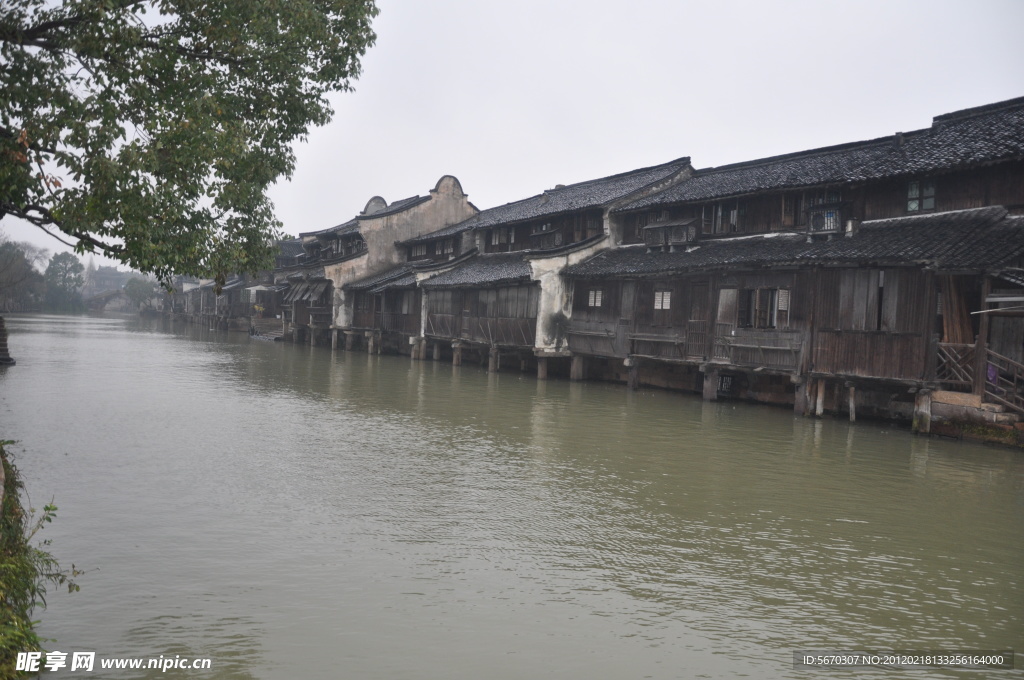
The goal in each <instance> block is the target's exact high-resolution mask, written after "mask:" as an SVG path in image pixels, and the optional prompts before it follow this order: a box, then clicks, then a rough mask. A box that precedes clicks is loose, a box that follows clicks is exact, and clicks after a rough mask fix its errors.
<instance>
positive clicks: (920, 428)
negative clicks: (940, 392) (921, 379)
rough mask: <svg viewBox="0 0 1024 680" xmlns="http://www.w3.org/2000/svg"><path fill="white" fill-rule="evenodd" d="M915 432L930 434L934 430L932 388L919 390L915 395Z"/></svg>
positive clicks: (913, 426)
mask: <svg viewBox="0 0 1024 680" xmlns="http://www.w3.org/2000/svg"><path fill="white" fill-rule="evenodd" d="M911 429H912V430H913V432H914V434H930V433H931V431H932V393H931V390H918V392H917V395H916V396H915V397H914V423H913V425H912V426H911Z"/></svg>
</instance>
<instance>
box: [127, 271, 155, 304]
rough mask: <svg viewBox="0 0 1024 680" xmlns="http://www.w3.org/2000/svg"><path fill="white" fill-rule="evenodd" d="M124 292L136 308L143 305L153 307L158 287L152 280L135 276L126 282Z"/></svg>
mask: <svg viewBox="0 0 1024 680" xmlns="http://www.w3.org/2000/svg"><path fill="white" fill-rule="evenodd" d="M124 294H125V296H126V297H127V298H128V299H129V300H130V301H131V303H132V305H134V307H135V309H139V308H141V307H145V308H151V307H152V306H153V298H154V297H155V296H156V295H157V287H156V285H154V284H153V282H152V281H147V280H145V279H140V278H138V277H135V278H132V279H129V280H128V283H126V284H124Z"/></svg>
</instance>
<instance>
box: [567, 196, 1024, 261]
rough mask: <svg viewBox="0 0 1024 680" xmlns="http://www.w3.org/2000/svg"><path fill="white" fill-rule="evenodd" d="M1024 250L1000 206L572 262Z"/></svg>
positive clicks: (1022, 229)
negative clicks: (845, 231) (829, 233)
mask: <svg viewBox="0 0 1024 680" xmlns="http://www.w3.org/2000/svg"><path fill="white" fill-rule="evenodd" d="M1022 254H1024V218H1019V217H1009V216H1007V213H1006V210H1005V209H1004V208H1002V207H1000V206H995V207H989V208H976V209H972V210H959V211H954V212H945V213H932V214H927V215H918V216H914V217H900V218H894V219H888V220H875V221H871V222H864V223H863V224H862V225H861V226H860V229H859V230H858V231H857V233H856V234H854V235H853V236H850V237H847V236H845V235H840V236H836V237H833V238H832V239H831V240H815V241H812V242H808V240H807V236H806V235H805V234H800V233H775V234H761V235H756V236H743V237H731V238H725V239H713V240H706V241H697V242H696V244H695V245H694V246H692V247H690V248H688V249H687V250H680V251H676V252H667V253H666V252H650V253H649V252H647V249H646V248H645V247H643V246H627V247H623V248H616V249H612V250H605V251H602V252H600V253H598V254H597V255H595V256H593V257H591V258H589V259H587V260H584V261H583V262H580V263H579V264H576V265H573V266H570V267H567V268H566V269H565V270H564V272H563V273H564V274H565V275H566V276H570V277H577V278H603V277H633V276H637V277H642V276H655V275H661V274H670V273H675V272H679V273H683V272H693V271H702V270H716V269H738V268H758V267H772V266H808V265H829V264H842V265H850V264H855V265H881V266H886V265H888V266H900V265H918V266H924V267H929V268H934V269H945V270H956V269H965V270H991V269H993V268H998V267H1000V266H1002V265H1005V264H1006V263H1008V262H1010V261H1012V260H1013V259H1014V258H1017V257H1020V256H1021V255H1022Z"/></svg>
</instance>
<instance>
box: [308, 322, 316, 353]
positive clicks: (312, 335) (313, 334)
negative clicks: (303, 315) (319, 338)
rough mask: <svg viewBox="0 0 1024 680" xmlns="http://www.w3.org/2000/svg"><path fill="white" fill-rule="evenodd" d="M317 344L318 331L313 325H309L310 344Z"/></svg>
mask: <svg viewBox="0 0 1024 680" xmlns="http://www.w3.org/2000/svg"><path fill="white" fill-rule="evenodd" d="M315 344H316V331H315V330H314V329H313V325H312V324H310V326H309V346H310V347H312V346H313V345H315Z"/></svg>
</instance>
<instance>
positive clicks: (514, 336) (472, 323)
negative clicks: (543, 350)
mask: <svg viewBox="0 0 1024 680" xmlns="http://www.w3.org/2000/svg"><path fill="white" fill-rule="evenodd" d="M536 336H537V320H536V319H522V318H492V317H484V316H467V317H463V319H462V337H463V338H464V339H466V340H472V341H474V342H483V343H486V344H488V345H492V346H493V345H499V346H506V347H533V344H534V339H535V338H536Z"/></svg>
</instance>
